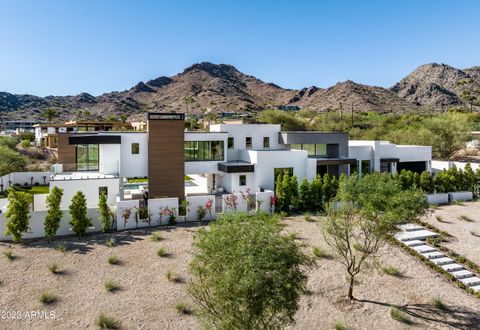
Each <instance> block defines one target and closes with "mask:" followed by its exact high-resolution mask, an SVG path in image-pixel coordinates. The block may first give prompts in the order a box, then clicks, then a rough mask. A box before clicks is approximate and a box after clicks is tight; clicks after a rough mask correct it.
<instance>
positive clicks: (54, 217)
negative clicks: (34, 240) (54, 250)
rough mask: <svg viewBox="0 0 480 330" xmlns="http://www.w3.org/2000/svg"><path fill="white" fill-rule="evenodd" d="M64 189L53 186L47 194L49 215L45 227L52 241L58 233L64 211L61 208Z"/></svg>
mask: <svg viewBox="0 0 480 330" xmlns="http://www.w3.org/2000/svg"><path fill="white" fill-rule="evenodd" d="M62 196H63V189H60V188H58V187H53V188H52V189H51V190H50V192H49V193H48V196H47V201H46V202H47V209H48V210H47V215H46V216H45V221H44V228H45V238H46V239H47V240H48V241H51V240H52V238H54V237H55V235H56V234H57V231H58V228H59V227H60V221H61V220H62V216H63V212H62V211H61V210H60V203H61V202H62Z"/></svg>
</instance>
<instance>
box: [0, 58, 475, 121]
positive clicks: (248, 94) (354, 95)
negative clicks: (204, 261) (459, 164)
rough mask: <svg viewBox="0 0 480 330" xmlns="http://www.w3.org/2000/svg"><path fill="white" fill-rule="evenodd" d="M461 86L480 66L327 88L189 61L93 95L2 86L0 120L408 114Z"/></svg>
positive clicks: (455, 97)
mask: <svg viewBox="0 0 480 330" xmlns="http://www.w3.org/2000/svg"><path fill="white" fill-rule="evenodd" d="M466 88H474V89H476V88H478V89H479V90H480V66H473V67H471V68H466V69H457V68H454V67H452V66H449V65H446V64H438V63H428V64H423V65H420V66H419V67H417V68H416V69H415V70H413V71H412V72H411V73H409V74H408V75H407V76H405V77H404V78H403V79H401V80H400V81H399V82H398V83H396V84H395V85H394V86H392V87H391V88H384V87H379V86H370V85H365V84H359V83H356V82H353V81H351V80H346V81H343V82H339V83H337V84H335V85H333V86H330V87H327V88H320V87H317V86H310V87H305V88H303V89H300V90H295V89H288V88H282V87H280V86H278V85H277V84H274V83H271V82H264V81H262V80H260V79H258V78H256V77H254V76H252V75H248V74H245V73H242V72H241V71H239V70H238V69H236V68H235V67H234V66H232V65H230V64H213V63H210V62H201V63H195V64H193V65H191V66H189V67H187V68H185V69H184V70H183V71H182V72H180V73H178V74H176V75H174V76H171V77H166V76H159V77H158V78H155V79H151V80H148V81H146V82H143V81H139V82H138V83H137V84H135V85H134V86H132V87H131V88H130V89H127V90H124V91H112V92H108V93H104V94H101V95H98V96H93V95H91V94H88V93H80V94H77V95H67V96H53V95H52V96H46V97H39V96H35V95H29V94H10V93H7V92H0V120H21V119H40V118H41V114H42V112H43V111H44V109H46V108H54V109H56V110H57V111H58V113H59V116H58V120H68V119H74V118H75V117H77V116H78V114H79V112H81V113H82V114H83V116H84V117H90V118H89V119H101V118H102V117H105V116H111V115H117V116H118V115H126V116H127V117H129V118H130V119H144V118H145V116H146V113H147V112H150V111H157V112H167V111H168V112H185V113H187V114H192V113H200V112H202V111H205V109H207V110H208V111H211V112H216V113H219V112H236V113H248V114H255V113H257V112H259V111H262V110H265V109H271V108H279V107H280V108H281V107H288V106H290V107H295V108H309V109H314V110H316V111H319V112H321V111H339V110H340V111H343V109H350V108H351V107H353V108H354V110H355V111H356V112H371V111H373V112H377V113H382V114H384V113H407V112H416V111H431V112H440V111H444V110H445V109H446V108H448V107H453V106H465V105H466V103H465V101H464V100H463V99H462V95H463V94H462V93H464V91H465V89H466Z"/></svg>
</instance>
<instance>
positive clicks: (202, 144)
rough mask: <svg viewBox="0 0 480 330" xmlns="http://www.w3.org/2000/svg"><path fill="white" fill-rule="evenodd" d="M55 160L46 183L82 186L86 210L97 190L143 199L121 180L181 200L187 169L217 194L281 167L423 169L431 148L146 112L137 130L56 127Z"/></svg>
mask: <svg viewBox="0 0 480 330" xmlns="http://www.w3.org/2000/svg"><path fill="white" fill-rule="evenodd" d="M58 158H59V164H56V165H54V166H53V167H52V175H51V177H50V186H59V187H60V188H62V189H64V200H65V201H66V203H68V201H69V200H70V199H71V196H73V194H74V193H75V192H76V191H78V190H82V191H84V193H85V194H86V195H87V200H88V202H89V204H90V205H89V206H92V207H93V206H94V205H96V204H97V202H98V196H99V193H100V192H106V193H107V196H108V200H109V202H110V203H111V204H112V205H114V204H115V203H116V201H117V200H128V199H132V198H133V199H135V198H137V199H141V198H146V197H147V194H140V195H138V194H137V195H136V196H135V195H132V194H131V193H130V190H131V189H130V188H131V186H132V185H129V184H126V178H141V177H148V198H165V197H177V198H179V199H183V198H184V197H185V180H184V176H185V175H193V174H199V175H202V177H204V178H205V181H206V186H207V187H206V192H205V193H207V194H217V195H221V194H225V193H238V192H245V191H247V190H248V191H249V192H251V193H256V192H261V191H266V190H274V188H275V179H276V176H277V175H278V174H280V173H283V172H288V173H291V174H293V175H295V176H297V177H298V179H299V180H301V179H302V178H303V177H305V178H307V179H308V180H312V179H313V178H314V177H315V176H316V175H317V174H320V175H323V174H325V173H329V174H330V175H334V176H340V175H341V174H342V173H345V174H347V175H349V174H350V173H353V172H354V171H355V172H360V173H361V172H364V173H365V172H366V171H368V172H370V171H378V172H380V171H387V172H393V173H394V172H396V171H399V170H401V169H403V168H404V169H409V170H413V171H418V172H421V171H424V170H427V171H430V170H431V147H425V146H400V145H398V146H397V145H395V144H391V143H388V142H385V141H349V140H348V134H347V133H326V132H288V131H281V127H280V125H275V124H215V125H211V126H210V129H209V131H208V132H197V131H185V129H184V116H183V114H154V113H151V114H149V120H148V123H147V131H145V132H127V131H125V132H122V131H95V132H88V131H86V132H72V133H60V132H59V133H58ZM129 186H130V187H129ZM136 186H137V187H135V188H138V185H136ZM146 191H147V190H146V189H145V192H146Z"/></svg>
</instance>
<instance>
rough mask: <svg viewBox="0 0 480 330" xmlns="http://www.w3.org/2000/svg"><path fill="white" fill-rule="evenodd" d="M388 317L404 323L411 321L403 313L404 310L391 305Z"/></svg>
mask: <svg viewBox="0 0 480 330" xmlns="http://www.w3.org/2000/svg"><path fill="white" fill-rule="evenodd" d="M390 317H391V318H392V319H394V320H395V321H398V322H402V323H405V324H410V323H411V321H410V320H409V319H408V318H407V316H406V315H405V312H404V311H403V310H402V309H400V308H397V307H391V308H390Z"/></svg>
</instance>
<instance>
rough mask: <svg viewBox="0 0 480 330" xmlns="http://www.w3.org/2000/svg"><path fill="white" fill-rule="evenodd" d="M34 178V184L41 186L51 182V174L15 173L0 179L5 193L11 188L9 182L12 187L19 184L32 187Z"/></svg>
mask: <svg viewBox="0 0 480 330" xmlns="http://www.w3.org/2000/svg"><path fill="white" fill-rule="evenodd" d="M32 177H33V184H35V183H36V182H38V183H39V184H40V185H43V184H44V182H45V183H46V184H48V183H49V181H50V172H13V173H10V174H6V175H4V176H1V177H0V184H3V190H4V191H5V190H6V189H7V188H8V187H9V186H10V184H9V182H11V184H12V185H14V184H19V185H21V186H23V185H25V183H27V185H30V184H31V182H32Z"/></svg>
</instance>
